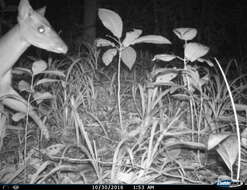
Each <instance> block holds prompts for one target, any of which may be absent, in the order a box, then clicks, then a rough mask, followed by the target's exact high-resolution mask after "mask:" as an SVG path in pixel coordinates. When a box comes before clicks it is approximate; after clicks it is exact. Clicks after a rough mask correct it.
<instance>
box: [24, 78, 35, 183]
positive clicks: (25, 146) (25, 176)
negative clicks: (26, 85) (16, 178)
mask: <svg viewBox="0 0 247 190" xmlns="http://www.w3.org/2000/svg"><path fill="white" fill-rule="evenodd" d="M33 81H34V76H33V75H32V80H31V89H30V90H31V92H29V95H28V99H27V112H26V124H25V143H24V166H25V171H24V173H25V174H24V183H26V180H27V169H26V168H27V167H26V166H27V165H26V164H27V163H26V157H27V133H28V131H27V128H28V117H29V112H30V101H31V96H32V92H33Z"/></svg>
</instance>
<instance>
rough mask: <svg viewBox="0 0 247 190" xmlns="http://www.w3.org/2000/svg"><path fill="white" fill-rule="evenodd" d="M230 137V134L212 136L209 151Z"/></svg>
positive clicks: (209, 139)
mask: <svg viewBox="0 0 247 190" xmlns="http://www.w3.org/2000/svg"><path fill="white" fill-rule="evenodd" d="M229 136H230V134H210V135H209V138H208V150H211V149H213V148H214V147H216V146H217V145H219V144H220V143H221V142H222V141H223V140H225V139H226V138H227V137H229Z"/></svg>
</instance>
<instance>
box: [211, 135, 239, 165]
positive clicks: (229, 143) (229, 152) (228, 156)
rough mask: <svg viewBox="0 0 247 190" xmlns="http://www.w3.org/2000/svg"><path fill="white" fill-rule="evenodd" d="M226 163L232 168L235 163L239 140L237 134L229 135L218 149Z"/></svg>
mask: <svg viewBox="0 0 247 190" xmlns="http://www.w3.org/2000/svg"><path fill="white" fill-rule="evenodd" d="M216 150H217V152H218V153H219V155H220V156H221V158H222V159H223V160H224V162H225V164H226V165H227V167H228V168H229V170H232V166H233V164H234V163H235V161H236V159H237V156H238V140H237V136H236V135H231V136H229V137H228V138H227V139H226V140H224V141H223V142H222V143H221V145H220V146H219V147H218V148H217V149H216Z"/></svg>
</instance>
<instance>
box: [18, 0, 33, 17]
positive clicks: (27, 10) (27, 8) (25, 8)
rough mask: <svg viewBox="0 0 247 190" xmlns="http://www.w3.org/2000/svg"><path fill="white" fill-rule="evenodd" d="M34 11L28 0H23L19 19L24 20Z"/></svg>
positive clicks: (19, 10)
mask: <svg viewBox="0 0 247 190" xmlns="http://www.w3.org/2000/svg"><path fill="white" fill-rule="evenodd" d="M32 13H33V8H32V7H31V5H30V3H29V2H28V0H21V1H20V3H19V6H18V21H21V20H24V19H26V18H27V17H29V16H30V15H31V14H32Z"/></svg>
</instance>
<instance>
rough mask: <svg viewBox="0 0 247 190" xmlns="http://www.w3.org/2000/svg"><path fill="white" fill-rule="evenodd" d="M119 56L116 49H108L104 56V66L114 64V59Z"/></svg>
mask: <svg viewBox="0 0 247 190" xmlns="http://www.w3.org/2000/svg"><path fill="white" fill-rule="evenodd" d="M115 55H117V50H116V49H115V48H114V49H108V50H107V51H106V52H105V53H104V54H103V56H102V60H103V62H104V64H105V65H106V66H107V65H109V64H110V63H111V62H112V59H113V58H114V57H115Z"/></svg>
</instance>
